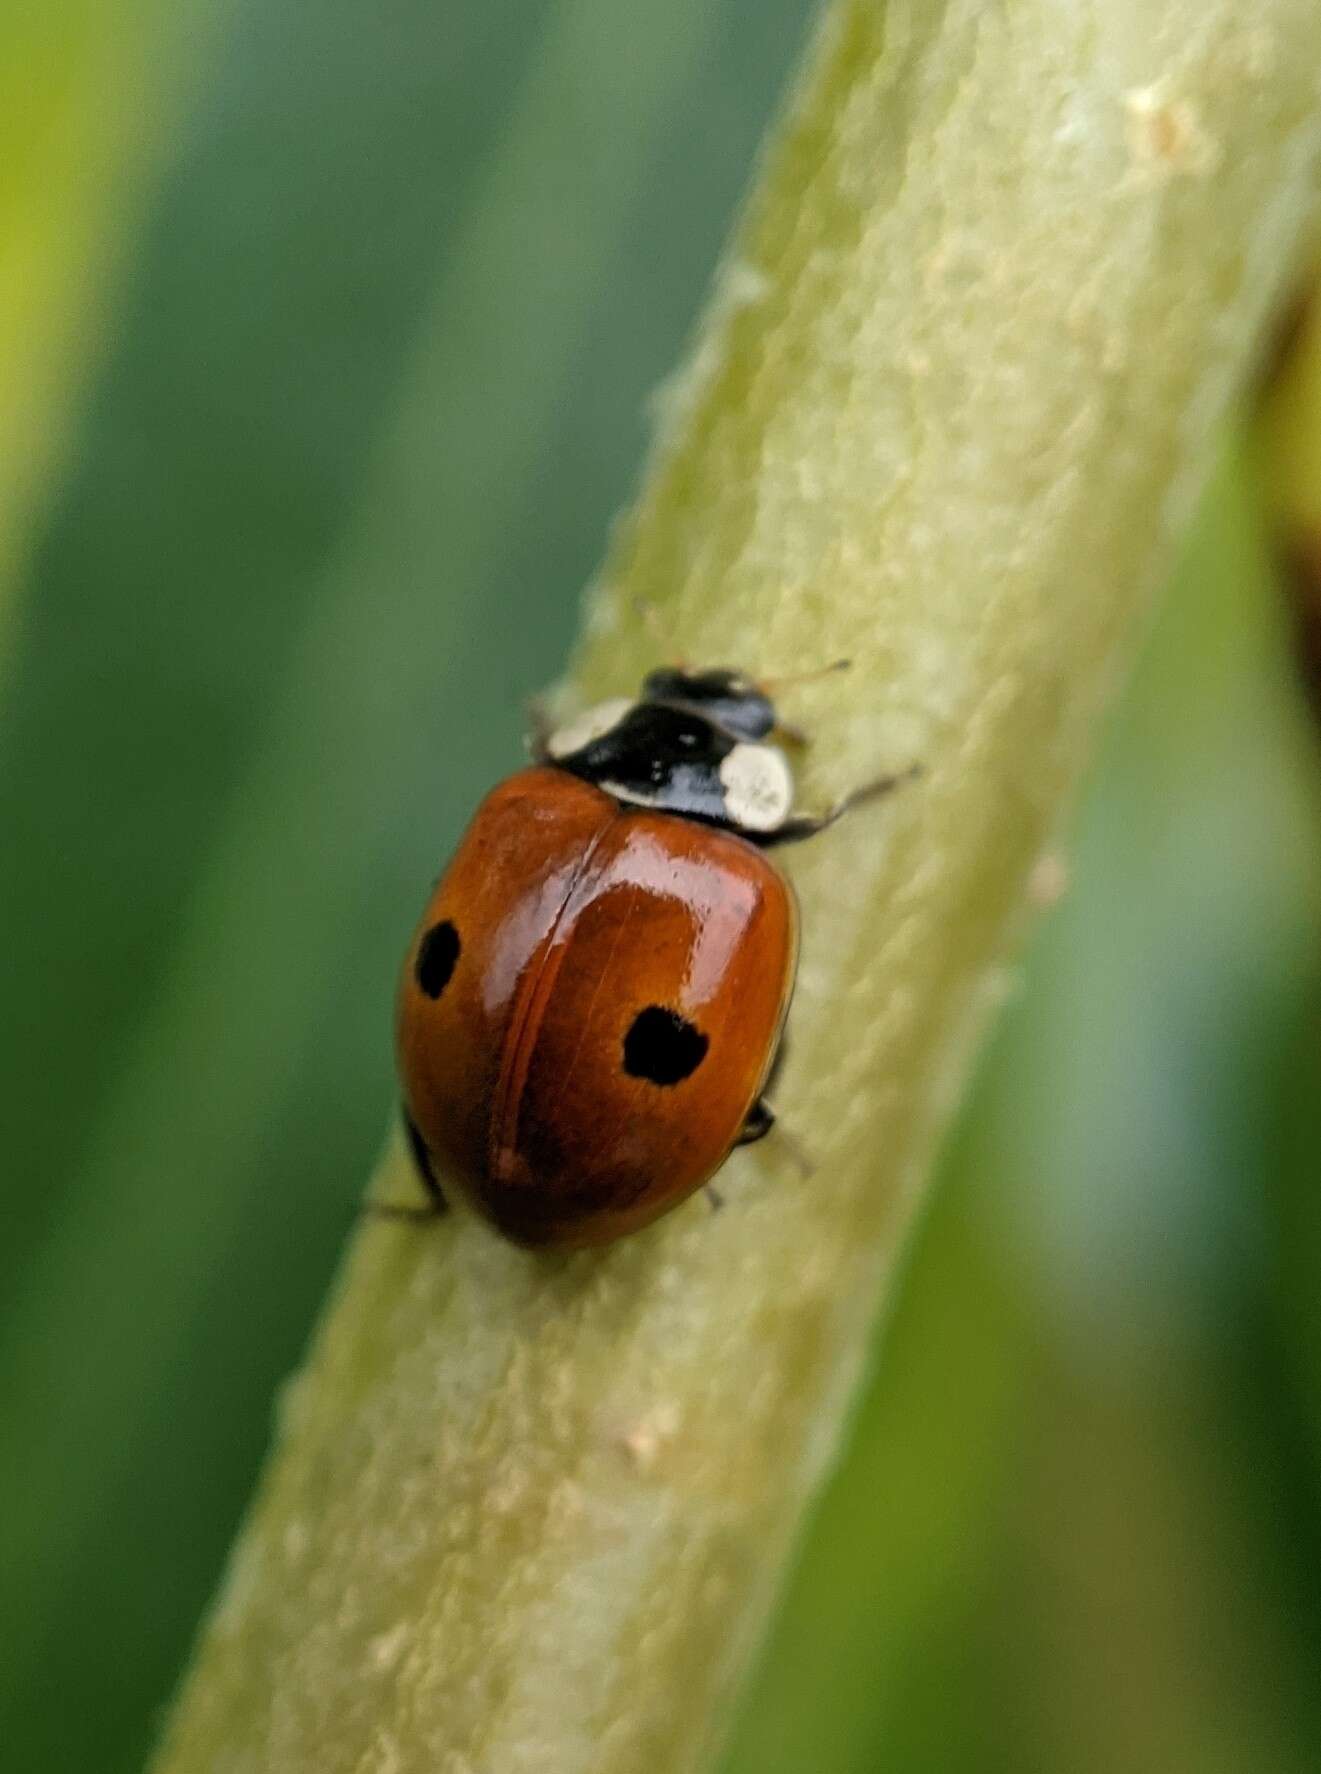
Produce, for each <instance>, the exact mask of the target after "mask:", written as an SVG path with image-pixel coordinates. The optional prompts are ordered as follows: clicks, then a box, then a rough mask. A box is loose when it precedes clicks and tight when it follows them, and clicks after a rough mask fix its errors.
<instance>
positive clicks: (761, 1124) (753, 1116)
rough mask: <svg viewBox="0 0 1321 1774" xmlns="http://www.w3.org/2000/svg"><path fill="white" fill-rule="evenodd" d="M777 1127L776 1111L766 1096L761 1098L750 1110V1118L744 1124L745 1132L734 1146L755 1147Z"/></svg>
mask: <svg viewBox="0 0 1321 1774" xmlns="http://www.w3.org/2000/svg"><path fill="white" fill-rule="evenodd" d="M774 1126H775V1111H774V1109H772V1108H771V1105H770V1104H769V1103H768V1102H767V1101H766V1098H765V1097H764V1096H759V1097H758V1098H757V1100H756V1102H755V1103H753V1105H752V1107H751V1108H750V1109H749V1110H748V1118H747V1120H746V1121H745V1122H744V1123H743V1131H742V1132H741V1133H740V1134H739V1136H738V1138H737V1139H736V1140H735V1142H734V1144H735V1145H736V1146H754V1145H756V1143H757V1141H758V1140H764V1139H765V1138H766V1135H767V1134H768V1133H769V1132H770V1131H771V1129H772V1128H773V1127H774Z"/></svg>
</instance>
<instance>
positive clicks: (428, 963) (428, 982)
mask: <svg viewBox="0 0 1321 1774" xmlns="http://www.w3.org/2000/svg"><path fill="white" fill-rule="evenodd" d="M458 958H459V933H458V931H457V930H456V929H455V928H454V926H453V925H452V924H451V923H450V921H449V919H448V918H446V919H444V920H443V922H441V923H439V924H433V925H432V926H431V928H430V930H428V931H427V933H426V935H425V936H424V937H423V938H422V940H421V942H420V943H419V944H418V946H417V964H416V966H415V968H414V972H415V974H416V976H417V983H418V984H419V985H420V986H421V988H422V990H423V991H424V992H425V993H426V995H427V997H428V998H439V996H440V994H441V993H442V992H443V991H444V990H445V987H446V986H447V985H448V984H449V982H450V976H451V975H452V974H453V972H454V966H455V963H456V962H457V961H458Z"/></svg>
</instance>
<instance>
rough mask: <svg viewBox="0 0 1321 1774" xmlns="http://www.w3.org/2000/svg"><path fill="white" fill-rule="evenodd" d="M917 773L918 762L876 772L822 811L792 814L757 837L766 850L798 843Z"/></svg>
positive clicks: (918, 773) (919, 771) (883, 794)
mask: <svg viewBox="0 0 1321 1774" xmlns="http://www.w3.org/2000/svg"><path fill="white" fill-rule="evenodd" d="M921 774H922V766H921V765H920V764H914V765H913V766H912V767H911V768H910V769H908V770H900V771H898V772H897V773H896V774H895V775H893V776H878V777H877V778H876V780H875V782H867V783H864V784H863V786H862V787H861V788H855V789H854V790H853V792H852V793H851V794H847V795H844V796H843V797H842V799H840V800H838V801H836V802H835V805H834V806H833V807H827V808H826V810H825V812H824V813H799V814H795V815H794V817H793V818H792V819H786V820H785V822H784V824H783V825H781V826H777V827H776V829H775V830H774V831H773V832H767V833H766V834H765V836H761V835H760V834H758V841H759V842H760V843H761V844H762V846H763V847H764V848H765V849H767V850H769V849H771V848H772V847H773V846H774V845H776V844H801V843H802V841H803V839H804V838H814V837H815V836H816V834H817V833H818V832H823V831H825V829H826V827H827V826H831V825H834V823H835V821H836V820H837V819H842V818H843V817H844V815H845V814H846V813H851V812H852V811H853V809H854V808H855V807H864V806H866V804H867V803H868V802H869V801H879V800H881V799H882V797H883V796H885V795H888V794H890V793H891V792H892V791H893V790H894V789H897V788H900V787H902V785H903V784H904V783H905V782H911V781H912V780H913V778H914V777H915V776H920V775H921Z"/></svg>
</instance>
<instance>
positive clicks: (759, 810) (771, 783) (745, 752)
mask: <svg viewBox="0 0 1321 1774" xmlns="http://www.w3.org/2000/svg"><path fill="white" fill-rule="evenodd" d="M720 781H721V783H722V785H723V787H724V790H725V811H726V813H728V815H729V817H730V819H731V820H732V822H733V823H734V824H735V825H741V826H743V827H744V829H745V830H747V831H750V832H773V831H774V830H775V829H776V827H777V826H781V825H783V824H784V822H785V820H786V819H788V817H789V814H790V813H791V812H792V810H793V804H794V785H793V777H792V776H791V775H790V774H789V765H788V763H787V762H786V760H785V756H784V753H783V752H782V751H780V750H779V749H778V748H777V747H776V746H773V745H736V746H735V747H734V749H733V751H732V752H730V754H729V756H728V757H727V758H726V759H725V760H724V761H723V763H722V764H721V766H720Z"/></svg>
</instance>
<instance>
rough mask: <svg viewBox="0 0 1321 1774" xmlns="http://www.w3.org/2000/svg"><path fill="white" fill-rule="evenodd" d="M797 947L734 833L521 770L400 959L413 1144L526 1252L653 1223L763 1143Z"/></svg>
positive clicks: (773, 883)
mask: <svg viewBox="0 0 1321 1774" xmlns="http://www.w3.org/2000/svg"><path fill="white" fill-rule="evenodd" d="M796 946H797V916H796V908H795V903H794V898H793V893H792V890H791V888H790V887H789V885H788V883H787V882H786V880H785V879H784V877H783V876H782V875H781V874H780V873H779V871H778V870H777V869H776V868H775V866H774V864H773V863H772V862H771V861H770V860H769V858H768V857H767V856H766V855H765V854H764V852H763V850H762V849H760V848H758V847H757V845H756V844H755V843H753V842H750V841H749V840H748V839H746V838H744V837H742V836H740V835H738V833H737V831H734V830H723V829H720V828H719V827H718V826H716V825H714V824H710V823H699V822H698V821H697V820H696V819H694V818H684V817H678V816H676V814H675V813H674V812H670V811H653V810H651V809H649V808H647V807H645V806H639V805H632V804H629V803H628V802H626V801H621V800H620V799H619V798H618V796H617V795H616V794H613V793H610V792H607V790H605V789H604V788H602V787H599V786H596V785H595V784H594V783H593V782H591V781H588V780H583V779H582V778H581V777H580V776H578V775H575V774H572V773H570V771H569V770H568V769H565V768H560V767H557V766H555V765H552V764H549V763H548V764H544V765H538V766H535V767H533V768H530V769H526V770H522V771H520V772H519V773H518V774H517V775H515V776H512V777H510V778H509V779H508V780H507V781H505V782H503V783H501V784H500V785H499V787H497V788H496V789H495V790H494V791H493V792H492V793H491V794H490V795H488V797H487V798H486V800H485V801H484V802H483V803H482V805H481V807H480V808H479V810H478V812H477V814H476V816H475V818H474V819H473V821H472V823H471V825H470V826H469V828H468V830H467V832H466V834H465V836H464V838H463V840H462V842H461V843H460V846H459V849H458V851H457V853H456V855H455V857H454V859H453V861H452V862H451V863H450V865H449V867H448V869H447V870H446V871H445V874H444V875H443V877H442V878H441V880H440V882H439V883H438V885H437V886H436V888H435V891H434V892H433V894H432V896H431V899H430V901H429V902H428V905H427V908H426V911H425V913H424V915H423V918H422V921H421V924H420V926H419V928H418V931H417V934H416V936H415V938H414V940H413V942H412V944H411V945H410V948H409V951H408V955H407V958H406V961H405V966H404V971H403V977H402V981H401V984H400V990H399V1000H398V1016H397V1044H398V1054H399V1065H400V1075H401V1079H402V1084H403V1091H404V1098H405V1106H406V1111H407V1114H408V1116H409V1117H410V1119H411V1122H412V1126H413V1131H414V1139H415V1144H418V1143H420V1145H421V1146H422V1147H423V1148H424V1149H425V1154H424V1156H429V1157H430V1158H432V1159H434V1160H435V1162H436V1163H437V1165H438V1166H439V1168H440V1169H441V1170H442V1172H443V1175H444V1177H445V1180H446V1183H447V1184H450V1183H452V1184H453V1185H455V1186H456V1187H457V1188H458V1189H459V1190H461V1192H462V1194H463V1195H464V1196H465V1198H466V1199H467V1201H468V1202H469V1204H470V1205H471V1206H472V1207H474V1208H475V1209H476V1210H477V1212H478V1213H480V1214H482V1215H483V1216H484V1217H485V1218H486V1219H488V1220H489V1221H490V1222H491V1223H492V1224H493V1225H495V1226H496V1227H497V1228H498V1229H499V1230H500V1231H501V1232H502V1233H503V1234H504V1235H505V1236H506V1237H508V1238H511V1239H513V1240H514V1241H515V1242H517V1243H519V1244H524V1245H528V1246H533V1247H538V1248H560V1249H565V1248H573V1247H577V1246H583V1245H598V1244H605V1243H609V1242H610V1241H611V1240H613V1239H615V1238H618V1237H620V1236H621V1235H623V1234H624V1233H628V1232H632V1231H635V1230H637V1229H638V1228H639V1227H641V1226H645V1225H646V1224H647V1223H648V1222H649V1221H651V1220H654V1219H656V1218H657V1217H658V1216H659V1215H660V1214H663V1213H665V1212H666V1211H667V1210H668V1209H670V1208H672V1207H674V1206H675V1205H676V1204H677V1203H678V1202H680V1201H682V1200H683V1199H684V1198H685V1197H686V1196H688V1195H690V1194H692V1192H693V1191H694V1190H696V1189H698V1188H700V1187H701V1185H702V1184H703V1183H704V1182H706V1181H707V1180H708V1179H709V1178H710V1177H711V1176H712V1174H713V1173H714V1172H715V1171H716V1170H717V1169H718V1168H719V1167H720V1165H721V1164H722V1163H723V1162H724V1160H725V1158H726V1157H727V1155H728V1154H729V1152H730V1150H731V1148H732V1147H733V1146H734V1145H735V1144H737V1143H738V1142H739V1141H740V1139H748V1138H752V1137H756V1134H757V1133H758V1132H761V1131H765V1127H762V1126H757V1125H756V1110H757V1108H758V1100H759V1095H760V1092H761V1090H762V1087H763V1085H764V1084H765V1081H766V1077H767V1074H768V1072H769V1070H770V1067H771V1064H772V1062H773V1060H774V1057H775V1051H776V1047H777V1044H778V1041H779V1038H780V1032H781V1028H782V1025H783V1021H784V1016H785V1011H786V1009H787V1007H788V1003H789V997H790V993H791V991H792V988H793V978H794V967H795V961H796ZM769 1119H770V1118H769V1114H767V1116H766V1121H765V1126H769Z"/></svg>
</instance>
